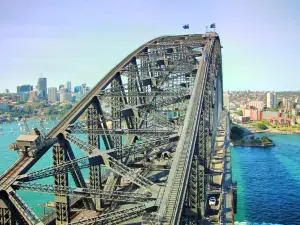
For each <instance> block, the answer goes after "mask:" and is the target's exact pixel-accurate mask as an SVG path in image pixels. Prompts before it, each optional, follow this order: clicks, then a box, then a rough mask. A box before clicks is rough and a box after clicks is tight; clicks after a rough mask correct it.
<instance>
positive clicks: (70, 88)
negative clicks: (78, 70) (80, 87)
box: [66, 81, 72, 92]
mask: <svg viewBox="0 0 300 225" xmlns="http://www.w3.org/2000/svg"><path fill="white" fill-rule="evenodd" d="M66 87H67V92H72V86H71V81H67V83H66Z"/></svg>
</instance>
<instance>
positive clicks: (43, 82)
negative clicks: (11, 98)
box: [37, 77, 47, 99]
mask: <svg viewBox="0 0 300 225" xmlns="http://www.w3.org/2000/svg"><path fill="white" fill-rule="evenodd" d="M37 89H38V91H39V97H40V98H41V99H44V98H45V97H46V96H47V78H45V77H40V78H39V79H38V83H37Z"/></svg>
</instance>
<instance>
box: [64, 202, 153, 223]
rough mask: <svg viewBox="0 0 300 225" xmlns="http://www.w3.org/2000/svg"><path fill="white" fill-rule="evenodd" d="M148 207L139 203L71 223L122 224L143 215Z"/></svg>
mask: <svg viewBox="0 0 300 225" xmlns="http://www.w3.org/2000/svg"><path fill="white" fill-rule="evenodd" d="M146 208H147V207H146V206H145V205H137V206H134V207H130V208H126V209H121V210H116V211H114V212H110V213H105V214H104V215H100V216H96V217H91V218H88V219H83V220H80V221H76V222H73V223H70V224H69V225H89V224H97V225H98V224H99V225H106V224H120V223H122V222H124V221H128V220H130V219H133V218H137V217H139V216H142V215H143V214H144V213H145V210H146Z"/></svg>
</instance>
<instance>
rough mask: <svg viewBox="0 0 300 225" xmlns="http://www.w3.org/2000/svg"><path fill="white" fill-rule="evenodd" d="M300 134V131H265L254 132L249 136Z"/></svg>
mask: <svg viewBox="0 0 300 225" xmlns="http://www.w3.org/2000/svg"><path fill="white" fill-rule="evenodd" d="M260 133H262V134H285V135H288V134H300V131H280V130H271V131H270V130H263V131H252V132H251V133H249V134H247V135H251V134H260Z"/></svg>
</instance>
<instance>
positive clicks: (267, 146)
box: [230, 142, 275, 148]
mask: <svg viewBox="0 0 300 225" xmlns="http://www.w3.org/2000/svg"><path fill="white" fill-rule="evenodd" d="M230 146H232V147H235V146H240V147H253V148H270V147H274V146H275V144H274V143H273V144H268V145H261V144H237V143H234V142H231V143H230Z"/></svg>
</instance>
